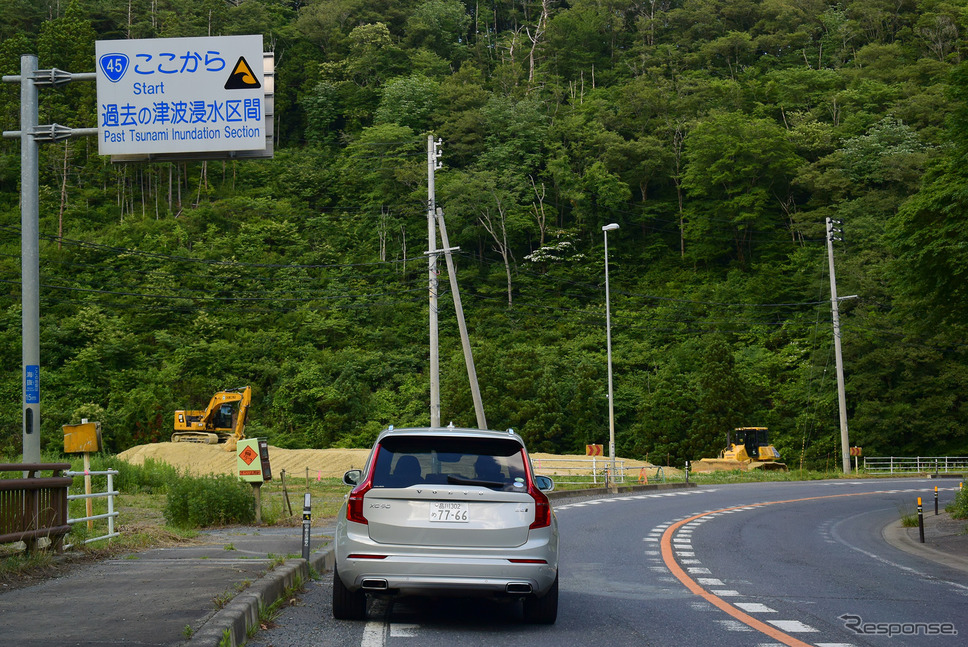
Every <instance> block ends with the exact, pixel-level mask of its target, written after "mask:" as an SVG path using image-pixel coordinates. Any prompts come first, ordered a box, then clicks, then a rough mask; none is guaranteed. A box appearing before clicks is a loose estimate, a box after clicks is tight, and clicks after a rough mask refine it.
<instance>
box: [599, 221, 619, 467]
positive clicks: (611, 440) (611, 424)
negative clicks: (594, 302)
mask: <svg viewBox="0 0 968 647" xmlns="http://www.w3.org/2000/svg"><path fill="white" fill-rule="evenodd" d="M616 229H618V224H616V223H614V222H613V223H611V224H608V225H605V226H604V227H602V235H603V236H604V237H605V345H606V347H607V353H608V458H609V461H610V462H611V472H610V473H611V477H612V479H614V478H615V403H614V401H613V398H612V312H611V305H610V304H609V300H610V296H609V293H608V232H610V231H614V230H616Z"/></svg>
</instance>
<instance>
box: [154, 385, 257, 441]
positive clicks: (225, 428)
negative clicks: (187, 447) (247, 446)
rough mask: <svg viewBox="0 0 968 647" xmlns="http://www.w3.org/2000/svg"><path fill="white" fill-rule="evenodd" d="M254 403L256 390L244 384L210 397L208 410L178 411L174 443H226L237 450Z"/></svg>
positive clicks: (172, 438) (172, 437) (173, 437)
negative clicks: (250, 408)
mask: <svg viewBox="0 0 968 647" xmlns="http://www.w3.org/2000/svg"><path fill="white" fill-rule="evenodd" d="M251 402H252V389H251V388H250V387H247V386H242V387H239V388H237V389H225V390H224V391H219V392H218V393H216V394H215V395H213V396H212V399H211V400H209V402H208V406H207V407H206V408H205V410H204V411H183V410H179V411H175V433H173V434H172V435H171V442H173V443H203V444H206V445H215V444H218V443H225V448H224V449H225V451H227V452H234V451H235V448H236V444H237V443H238V442H239V441H240V440H242V439H243V438H245V420H246V417H247V416H248V413H249V405H250V404H251Z"/></svg>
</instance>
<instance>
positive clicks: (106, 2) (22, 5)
mask: <svg viewBox="0 0 968 647" xmlns="http://www.w3.org/2000/svg"><path fill="white" fill-rule="evenodd" d="M962 4H963V3H960V2H953V1H950V0H919V1H918V2H887V1H886V0H848V1H846V2H841V3H836V4H830V3H828V2H824V1H823V0H742V1H735V0H732V1H728V2H727V1H725V0H672V1H659V0H656V1H650V2H644V3H643V2H631V1H630V0H574V1H569V2H551V1H549V0H525V1H523V2H505V1H503V0H484V1H482V2H478V3H467V2H458V1H456V0H406V1H398V0H394V1H390V0H366V1H364V0H303V1H299V2H291V1H289V0H247V1H245V2H224V1H223V0H195V1H188V0H150V1H149V0H69V1H62V2H52V1H44V2H23V1H20V0H8V1H7V2H6V3H4V4H3V5H2V7H0V67H2V70H0V71H2V72H3V74H4V75H8V74H10V75H15V74H18V73H19V67H20V57H21V55H23V54H27V53H30V54H37V55H38V56H39V63H40V67H41V68H42V69H47V68H51V67H58V68H61V69H67V70H68V71H77V72H84V71H90V70H91V69H92V68H93V53H94V44H95V41H96V40H113V39H122V38H158V37H179V36H189V37H196V36H207V35H229V34H245V33H261V34H262V35H263V41H264V44H265V47H266V49H271V50H273V51H274V53H275V63H276V77H275V96H274V106H275V112H274V119H275V128H274V130H275V132H274V133H273V134H274V136H275V142H274V144H275V147H274V150H275V154H274V158H273V159H271V160H261V161H241V160H207V161H185V160H180V161H171V162H168V161H165V162H157V161H152V162H139V163H132V164H113V163H111V162H110V161H108V160H106V159H102V158H100V157H99V156H98V155H97V148H96V141H94V140H93V139H87V138H85V139H72V140H70V141H68V142H66V143H64V142H60V143H57V144H53V145H52V144H44V145H42V147H41V167H40V173H41V177H40V184H41V188H40V196H39V197H40V203H41V223H40V226H41V261H42V279H41V281H42V284H43V289H42V318H43V321H42V339H41V342H42V364H43V374H42V375H43V378H42V384H43V386H42V393H43V407H44V408H43V416H42V422H43V427H42V435H43V439H44V442H45V443H46V445H47V446H48V447H51V446H56V445H57V444H58V443H59V435H60V425H62V424H64V423H67V422H74V421H76V420H77V418H79V417H81V416H84V417H89V418H92V417H96V418H98V419H100V420H101V421H102V422H103V423H104V425H105V430H106V438H107V442H108V447H109V448H110V449H111V450H118V449H124V448H125V447H127V446H129V445H131V444H134V443H139V442H151V441H156V440H160V439H164V438H166V437H167V436H168V434H169V433H170V430H171V425H172V420H171V415H172V411H173V410H174V409H176V408H187V407H191V408H195V407H198V406H201V405H203V404H204V403H205V402H206V401H207V398H208V397H209V396H210V395H211V393H212V392H214V391H216V390H219V389H222V388H225V387H234V386H239V385H242V384H249V385H251V386H252V387H253V389H254V392H255V401H254V407H253V414H252V425H253V433H258V435H260V436H266V437H269V438H270V439H271V441H272V442H274V443H276V444H279V445H284V446H293V447H296V446H307V445H310V446H328V445H342V446H350V445H360V444H365V443H367V442H369V441H370V440H371V439H372V438H373V437H374V435H375V434H376V433H377V432H378V431H379V429H380V428H382V427H383V426H385V425H387V424H395V425H408V424H425V423H426V419H427V410H428V407H429V394H428V386H427V382H428V379H427V376H426V370H427V369H426V365H427V355H428V351H427V332H426V324H425V322H426V321H427V310H426V308H427V289H428V275H427V259H426V257H425V256H424V254H423V252H424V250H425V249H426V245H427V240H426V236H427V218H426V211H427V197H428V196H427V194H426V186H427V184H426V180H427V177H426V168H427V155H426V150H425V146H426V142H427V136H428V134H432V135H434V136H435V137H440V138H441V139H442V140H443V145H442V150H443V157H442V158H441V159H440V161H441V162H442V167H441V168H440V169H439V170H438V171H437V174H436V180H437V182H436V200H437V204H438V206H440V207H441V209H442V210H443V211H444V213H445V218H446V222H447V225H448V230H449V234H450V242H451V245H453V246H455V247H459V250H454V255H455V261H456V265H457V268H458V273H459V274H458V279H459V284H460V289H461V295H462V300H463V303H464V310H465V314H466V316H467V321H468V327H469V329H470V335H471V342H472V345H473V346H474V350H475V359H476V361H477V366H478V373H479V380H480V383H481V386H482V390H483V394H484V406H485V411H486V414H487V418H488V421H489V423H490V424H491V426H493V427H497V428H506V427H514V428H515V429H518V430H519V431H521V433H523V434H524V435H525V437H526V438H527V439H528V441H529V442H530V443H531V444H532V445H533V447H534V448H535V449H540V450H548V451H568V452H573V451H581V450H582V449H583V445H585V444H587V443H591V442H604V441H605V439H606V438H607V431H608V428H607V409H608V407H607V404H608V402H607V400H606V398H605V390H604V386H603V383H604V377H605V359H604V352H603V345H604V325H605V324H604V308H603V305H604V289H603V288H604V286H603V276H602V274H603V272H602V270H603V268H602V251H603V250H602V245H603V240H602V233H601V226H602V225H604V224H606V223H610V222H615V223H618V224H619V225H620V226H621V229H620V230H619V231H616V232H614V234H613V235H611V237H610V238H609V254H610V256H609V263H610V277H611V281H612V284H611V286H612V292H611V298H612V306H613V308H612V311H611V312H612V321H613V333H614V336H613V346H614V348H613V350H614V364H615V366H614V368H615V413H616V423H617V424H616V432H617V440H618V447H619V451H620V452H623V453H628V454H630V455H634V456H636V457H649V458H651V459H653V460H656V461H660V462H665V461H666V460H670V461H672V462H674V463H677V464H681V463H683V462H684V461H686V460H692V459H696V458H699V457H700V456H702V455H710V454H712V453H715V452H717V451H718V450H719V449H721V444H722V441H723V439H724V437H725V432H726V431H727V430H728V429H729V428H730V427H733V426H741V425H757V426H758V425H766V426H769V427H770V428H771V430H772V431H773V438H774V441H775V443H776V444H777V446H778V447H780V449H781V451H783V452H784V455H785V458H786V459H787V461H788V462H790V463H792V464H795V465H798V464H802V465H805V466H813V467H824V466H826V465H836V464H837V463H838V461H837V456H838V455H839V451H840V448H839V442H840V439H839V434H838V433H837V424H836V419H837V394H836V387H835V382H834V380H833V379H832V371H831V370H830V365H831V362H832V354H831V353H832V349H831V341H832V340H831V334H830V332H829V316H830V312H829V300H828V298H827V292H826V290H827V280H828V279H827V276H826V272H827V258H826V241H825V240H824V236H825V228H824V220H825V218H827V217H831V218H835V219H838V220H841V221H843V222H842V226H841V229H842V230H843V232H844V234H843V236H842V238H843V239H844V240H842V241H837V242H836V246H835V263H836V268H837V277H838V281H839V283H840V290H841V293H842V294H849V295H853V294H857V295H858V299H851V300H849V301H845V302H844V303H843V304H841V305H842V309H841V315H842V328H843V338H842V340H843V345H844V358H845V364H846V367H847V396H848V406H849V410H848V416H849V419H850V423H851V433H852V438H853V439H854V440H856V441H857V442H859V443H862V444H863V445H864V446H865V452H867V453H870V452H878V453H881V452H883V453H887V452H916V453H918V454H922V455H925V454H931V453H941V452H950V453H958V454H965V453H968V438H966V436H965V434H964V432H963V430H964V429H965V422H966V420H965V417H966V408H965V404H964V397H963V396H962V394H963V392H964V390H965V386H966V385H965V383H964V381H965V379H964V376H965V375H968V370H966V367H968V355H966V353H965V351H964V347H963V338H964V333H965V330H966V326H968V306H966V303H968V295H966V288H965V287H964V284H965V281H964V278H965V277H964V274H965V269H964V268H965V267H966V266H968V257H966V254H965V252H964V250H965V249H966V248H968V241H966V240H965V236H966V234H965V232H964V229H965V228H964V227H963V224H962V223H963V221H964V211H965V210H966V209H968V202H966V197H965V196H966V195H968V191H966V190H965V188H966V187H968V177H966V173H968V172H966V171H965V166H966V165H965V160H966V158H968V138H966V134H965V133H968V108H966V106H968V71H966V68H965V66H964V64H963V63H961V61H962V59H963V58H964V55H965V46H964V39H963V36H964V34H965V33H966V30H968V18H966V13H965V11H964V7H963V6H962ZM19 108H20V107H19V92H18V88H17V87H16V84H12V83H5V84H3V86H2V87H0V121H2V126H3V130H5V131H8V130H17V129H18V118H19ZM95 108H96V103H95V86H94V84H91V83H84V82H79V83H71V84H69V85H67V86H64V87H59V88H49V87H44V88H42V89H41V120H42V122H44V123H54V122H56V123H64V124H68V125H71V126H75V127H88V126H91V125H93V124H94V123H95V113H96V110H95ZM19 165H20V155H19V149H18V146H17V141H16V140H15V139H4V140H3V141H0V232H3V234H4V235H3V236H2V237H0V285H2V286H3V288H2V291H0V320H2V322H3V325H2V326H0V357H2V358H3V359H5V360H6V361H5V362H4V366H5V369H4V370H3V371H2V372H0V393H2V394H3V396H4V397H3V398H0V413H2V414H4V415H3V417H2V418H0V419H2V420H4V421H5V422H3V423H2V424H0V451H2V452H6V453H8V454H15V453H16V452H17V451H18V448H19V444H20V426H19V422H18V421H19V420H20V412H19V406H18V402H19V399H20V397H21V380H22V376H21V371H20V369H19V365H20V361H21V352H20V350H21V349H20V332H19V331H20V312H19V298H20V294H19V285H18V284H19V280H20V259H19V254H20V247H19V244H20V240H19V238H20V235H19V234H20V212H19V207H18V204H19V197H20V196H19V182H20V168H19ZM439 267H440V268H441V272H443V267H444V265H443V263H440V264H439ZM439 278H440V279H441V281H440V284H441V285H442V286H448V287H444V288H443V289H442V294H441V297H442V299H441V301H440V310H439V312H438V317H439V319H440V322H441V345H442V352H441V358H442V362H441V373H442V376H441V377H442V379H441V381H442V392H443V409H444V416H445V418H446V419H448V420H450V419H452V420H454V421H455V423H456V424H468V425H470V424H474V416H473V413H472V409H473V407H472V406H471V397H470V391H469V384H468V380H467V376H466V374H465V372H464V363H463V358H462V353H461V351H460V349H459V347H458V344H457V343H456V338H457V332H456V328H457V327H456V321H455V318H454V315H453V311H452V309H451V308H450V306H449V300H448V299H447V297H448V296H449V295H448V294H447V292H448V291H449V284H448V283H447V282H446V281H444V280H443V279H444V277H443V274H442V273H441V275H440V277H439ZM831 458H833V460H831Z"/></svg>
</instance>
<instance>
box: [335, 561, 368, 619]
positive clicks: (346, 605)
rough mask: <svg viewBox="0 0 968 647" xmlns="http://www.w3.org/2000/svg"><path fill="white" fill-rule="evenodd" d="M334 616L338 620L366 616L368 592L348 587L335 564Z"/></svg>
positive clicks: (363, 617)
mask: <svg viewBox="0 0 968 647" xmlns="http://www.w3.org/2000/svg"><path fill="white" fill-rule="evenodd" d="M333 617H334V618H336V619H337V620H363V619H365V618H366V593H364V592H363V591H350V590H349V589H348V588H346V585H345V584H343V580H342V578H340V576H339V571H338V570H337V569H336V567H335V566H334V567H333Z"/></svg>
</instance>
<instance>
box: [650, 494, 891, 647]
mask: <svg viewBox="0 0 968 647" xmlns="http://www.w3.org/2000/svg"><path fill="white" fill-rule="evenodd" d="M885 493H886V492H885V491H878V492H851V493H848V494H830V495H825V496H814V497H806V498H803V499H788V500H786V501H767V502H763V503H752V504H749V505H738V506H734V507H732V508H722V509H720V510H711V511H709V512H701V513H699V514H697V515H693V516H691V517H689V518H688V519H683V520H682V521H677V522H676V523H674V524H672V525H671V526H669V527H668V528H666V531H665V532H664V533H662V540H661V544H660V546H661V549H662V561H664V562H665V565H666V568H668V569H669V570H670V571H671V572H672V574H673V575H675V576H676V578H677V579H678V580H679V581H680V582H682V583H683V585H685V587H686V588H687V589H689V590H690V591H692V592H693V593H694V594H696V595H698V596H701V597H702V598H704V599H705V600H706V601H707V602H709V603H710V604H712V605H713V606H715V607H716V608H718V609H720V610H722V611H725V612H726V613H727V614H729V615H730V616H732V617H733V618H735V619H736V620H739V621H740V622H742V623H743V624H745V625H747V626H749V627H752V628H753V629H756V630H757V631H759V632H760V633H764V634H766V635H767V636H769V637H770V638H772V639H773V640H777V641H779V642H781V643H783V644H784V645H789V647H813V646H812V645H810V644H809V643H805V642H803V641H802V640H798V639H797V638H794V637H793V636H791V635H789V634H786V633H783V632H782V631H780V630H779V629H777V628H776V627H772V626H770V625H768V624H766V623H765V622H761V621H759V620H757V619H756V618H754V617H753V616H751V615H749V614H748V613H745V612H744V611H741V610H740V609H738V608H736V607H734V606H733V605H732V604H730V603H728V602H726V600H724V599H722V598H721V597H719V596H717V595H715V594H713V593H711V592H709V591H707V590H706V589H704V588H703V587H702V586H700V585H699V584H698V583H697V582H696V581H695V580H694V579H692V578H691V577H690V576H689V574H688V573H686V571H685V570H683V568H682V567H681V566H679V562H677V561H676V558H675V555H674V553H673V552H672V536H673V535H674V534H675V533H676V531H677V530H679V528H681V527H682V526H684V525H685V524H687V523H690V522H692V521H695V520H696V519H701V518H702V517H706V516H709V515H711V514H718V513H720V512H728V511H731V510H741V509H743V508H752V507H759V506H766V505H776V504H778V503H799V502H801V501H817V500H819V499H837V498H842V497H849V496H867V495H871V494H885Z"/></svg>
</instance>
